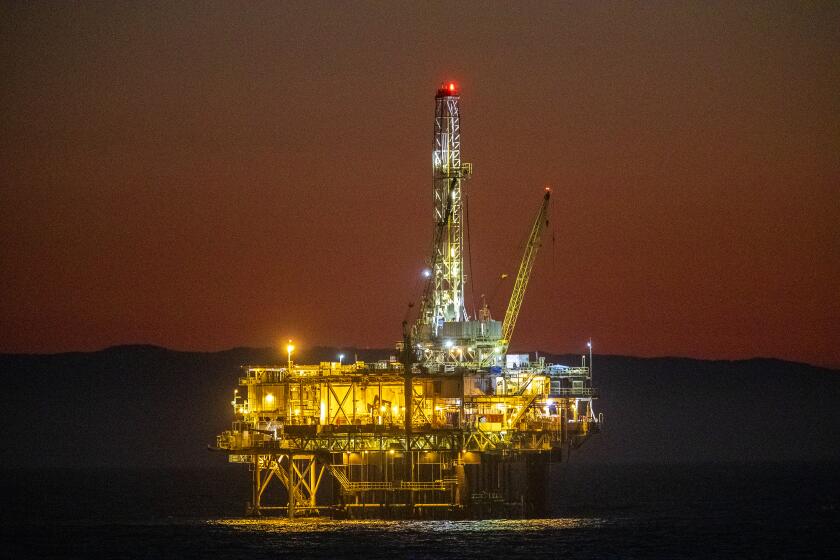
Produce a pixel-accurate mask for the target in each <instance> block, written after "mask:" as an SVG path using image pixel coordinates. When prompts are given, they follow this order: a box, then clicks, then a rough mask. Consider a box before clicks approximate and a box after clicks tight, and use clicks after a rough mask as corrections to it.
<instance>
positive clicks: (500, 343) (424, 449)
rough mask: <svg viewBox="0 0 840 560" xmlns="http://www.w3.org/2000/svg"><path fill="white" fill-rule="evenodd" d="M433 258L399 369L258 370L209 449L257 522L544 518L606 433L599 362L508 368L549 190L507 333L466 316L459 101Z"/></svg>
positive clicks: (441, 130) (438, 125)
mask: <svg viewBox="0 0 840 560" xmlns="http://www.w3.org/2000/svg"><path fill="white" fill-rule="evenodd" d="M432 161H433V219H434V228H433V236H432V251H431V256H430V259H429V262H428V268H427V269H426V271H425V276H426V282H425V286H424V289H423V293H422V298H421V300H420V305H419V309H418V315H417V318H416V320H415V321H413V322H412V323H411V324H409V322H408V321H406V322H404V324H403V337H402V340H401V341H400V342H399V343H398V344H397V349H398V350H399V352H400V357H401V358H400V359H399V360H397V359H391V360H382V361H377V362H373V363H366V362H361V361H356V362H354V363H349V364H345V363H343V361H341V360H340V361H339V362H321V363H319V364H312V365H301V364H296V363H294V362H293V361H292V359H291V348H292V347H291V346H290V347H289V359H288V362H287V363H286V364H282V365H246V366H243V367H242V373H243V375H242V376H241V377H240V379H239V387H238V388H237V389H236V391H235V393H234V399H233V401H232V403H231V404H232V406H233V411H234V416H235V418H234V422H233V424H232V427H231V429H230V430H227V431H225V432H223V433H222V434H220V435H219V436H218V437H217V441H216V444H215V445H214V446H209V447H210V449H211V450H213V451H216V452H220V453H224V454H226V455H227V457H228V460H229V461H230V462H232V463H242V464H245V465H247V466H248V469H249V472H250V475H251V481H252V483H251V497H250V501H249V502H248V505H247V513H248V514H249V515H254V516H260V515H266V514H271V513H278V512H279V513H281V514H283V515H286V516H288V517H290V518H292V517H295V516H301V515H330V516H333V517H350V518H364V517H388V518H460V517H488V516H513V515H519V516H529V515H539V514H541V513H543V512H544V510H545V506H546V502H545V490H546V488H545V487H546V484H547V476H548V472H549V465H550V464H551V463H552V462H556V461H561V460H562V459H563V458H564V457H565V456H566V455H567V454H568V453H569V451H570V450H571V449H573V448H577V447H579V446H580V445H582V444H583V443H584V442H585V441H586V440H587V439H588V438H589V437H591V436H592V435H593V434H595V433H598V432H599V431H600V426H601V422H602V419H603V418H602V416H601V415H597V416H596V415H595V413H594V411H593V407H592V403H593V400H594V399H596V398H597V397H598V393H597V391H596V390H595V389H594V388H593V387H592V383H591V381H592V375H591V360H590V364H589V366H587V365H586V363H585V361H584V362H583V363H582V364H581V365H580V366H567V365H561V364H550V363H546V362H545V359H544V358H534V359H532V357H531V355H530V354H508V353H507V350H508V348H509V344H510V340H511V337H512V336H513V333H514V327H515V325H516V321H517V318H518V316H519V311H520V309H521V306H522V302H523V299H524V296H525V291H526V288H527V285H528V280H529V278H530V275H531V271H532V269H533V266H534V263H535V260H536V256H537V253H538V250H539V248H540V244H541V239H542V233H543V231H544V230H545V228H546V226H547V224H548V212H549V201H550V198H551V191H550V190H549V189H547V188H546V190H545V191H544V194H543V196H542V201H541V204H540V206H539V210H538V212H537V216H536V219H535V220H534V222H533V225H532V227H531V230H530V233H529V236H528V239H527V242H526V245H525V250H524V255H523V258H522V261H521V264H520V266H519V271H518V274H517V277H516V281H515V283H514V287H513V292H512V294H511V298H510V302H509V304H508V307H507V311H506V313H505V316H504V320H503V321H498V320H494V319H492V317H491V314H490V311H489V309H488V307H487V305H486V304H484V305H483V307H482V309H481V310H480V311H479V312H478V314H477V316H476V317H470V316H469V315H468V313H467V308H466V305H465V297H464V293H465V289H464V288H465V270H464V251H463V246H464V233H465V232H464V208H463V199H462V187H463V184H464V182H465V181H467V180H468V179H469V178H470V176H471V175H472V165H470V164H469V163H464V162H462V161H461V130H460V93H459V91H458V88H457V87H456V86H455V84H454V83H449V84H443V85H441V87H440V88H439V89H438V91H437V94H436V95H435V122H434V144H433V158H432Z"/></svg>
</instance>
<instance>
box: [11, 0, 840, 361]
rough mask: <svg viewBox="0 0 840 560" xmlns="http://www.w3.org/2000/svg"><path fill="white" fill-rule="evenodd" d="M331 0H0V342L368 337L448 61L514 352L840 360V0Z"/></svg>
mask: <svg viewBox="0 0 840 560" xmlns="http://www.w3.org/2000/svg"><path fill="white" fill-rule="evenodd" d="M593 4H594V5H593ZM333 8H334V5H333V4H332V3H326V4H312V3H299V4H297V5H287V4H283V5H280V4H275V3H267V4H251V3H249V4H243V5H236V4H233V3H226V4H221V5H213V4H211V5H194V4H191V3H178V4H174V5H171V4H169V3H163V4H160V5H154V4H142V5H141V4H128V3H126V4H110V3H105V4H84V5H75V4H74V5H71V4H14V5H10V4H8V3H5V4H3V6H2V7H0V12H2V14H0V15H1V16H2V17H0V45H2V52H3V56H2V57H0V68H2V76H3V80H2V81H3V85H2V87H0V96H2V98H0V101H2V106H3V111H2V112H0V262H2V266H0V286H1V287H2V297H1V298H0V351H3V352H57V351H67V350H91V349H98V348H102V347H104V346H108V345H113V344H125V343H153V344H159V345H163V346H167V347H172V348H178V349H196V350H214V349H223V348H227V347H231V346H235V345H247V346H263V345H271V344H276V343H278V342H279V341H280V340H283V339H286V338H288V337H293V338H295V339H296V340H297V341H299V344H300V345H314V344H321V345H336V346H338V345H360V346H382V347H387V346H391V345H392V343H393V342H394V341H395V340H396V339H397V338H398V337H399V332H400V322H401V321H402V319H403V316H404V314H405V309H406V305H407V302H408V301H412V300H416V298H417V296H418V292H417V282H416V279H417V275H418V274H419V271H420V270H421V269H422V267H423V266H424V259H425V258H426V256H427V253H428V249H429V246H430V241H431V235H432V217H431V216H432V199H431V197H432V181H431V148H432V124H433V122H432V117H433V111H434V94H435V91H436V88H437V86H438V85H439V84H440V82H442V81H444V80H447V81H448V80H454V81H456V82H457V83H458V84H459V85H460V87H461V90H462V92H463V93H462V114H463V118H462V132H463V157H464V160H465V161H469V162H472V163H473V165H474V170H475V171H474V178H473V179H472V180H471V181H470V182H469V183H468V184H467V186H466V187H465V188H466V193H467V196H468V198H469V210H470V226H471V233H472V251H473V259H472V264H473V268H474V270H473V274H472V280H473V281H474V283H475V292H476V300H477V301H480V299H479V297H478V295H479V294H481V293H487V294H488V295H489V294H490V293H492V292H493V291H494V290H495V288H496V280H495V279H496V278H497V277H498V275H499V274H500V273H502V272H506V273H509V274H511V275H513V274H514V273H515V271H516V267H517V264H518V259H519V256H520V243H521V241H522V240H523V239H524V237H525V236H526V234H527V230H528V227H529V226H530V223H531V221H532V219H533V216H534V215H535V213H536V211H537V208H538V206H539V203H540V197H541V190H542V188H543V186H544V185H546V184H550V185H552V186H553V187H554V195H553V197H552V223H551V226H550V230H551V231H550V233H549V234H548V235H547V237H548V239H547V241H546V244H545V245H544V247H543V249H542V251H541V254H540V256H539V259H538V262H537V265H536V267H535V271H534V276H533V279H532V283H531V286H530V288H529V292H528V294H527V296H526V300H525V304H524V306H523V309H522V313H521V315H520V321H519V324H518V327H517V332H516V334H515V338H514V343H513V347H514V349H522V350H526V349H531V350H534V349H541V350H544V351H558V352H559V351H570V352H572V351H577V350H580V349H582V347H583V343H584V341H585V340H586V339H587V338H589V337H590V336H591V337H592V338H593V339H594V340H595V345H596V351H598V352H604V353H616V354H631V355H643V356H651V355H681V356H694V357H701V358H727V359H728V358H746V357H753V356H769V357H779V358H785V359H791V360H798V361H806V362H811V363H817V364H826V365H833V366H840V303H839V302H840V297H839V294H840V292H839V291H838V279H840V235H838V233H840V228H839V227H838V225H837V224H838V223H840V96H839V95H838V93H837V92H838V91H840V64H838V63H837V55H838V53H840V27H838V25H837V22H838V21H840V5H838V4H837V3H832V2H826V3H808V4H802V3H773V2H760V3H755V4H753V5H750V4H747V3H735V4H733V5H712V4H711V3H705V2H698V3H694V4H685V3H673V4H671V3H666V4H658V3H657V4H642V5H635V4H607V3H603V4H602V3H580V4H579V5H573V6H558V5H555V3H544V4H540V3H536V4H527V5H524V4H523V5H519V4H513V5H507V4H501V3H493V4H480V5H473V6H472V7H471V6H470V5H462V6H460V7H458V8H457V9H453V6H452V5H450V4H449V3H422V4H419V5H412V4H401V3H393V4H392V3H387V4H381V5H378V6H376V7H374V6H368V5H365V4H350V5H347V6H344V7H343V8H342V9H341V10H339V11H337V10H335V9H333ZM552 238H553V241H552ZM509 289H510V285H509V284H508V285H506V286H503V287H502V289H500V290H499V295H498V296H497V297H496V298H495V299H494V301H493V302H492V309H493V311H494V314H495V316H496V317H501V316H502V315H503V312H504V306H505V303H506V299H507V294H508V293H509Z"/></svg>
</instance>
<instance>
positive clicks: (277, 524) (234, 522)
mask: <svg viewBox="0 0 840 560" xmlns="http://www.w3.org/2000/svg"><path fill="white" fill-rule="evenodd" d="M206 523H207V524H208V525H212V526H218V527H225V528H228V529H233V530H238V531H247V532H265V533H323V532H330V533H334V532H342V531H349V532H376V533H382V532H399V533H405V532H418V533H442V532H448V533H451V532H457V533H475V532H478V533H481V532H488V531H490V532H493V533H499V532H516V533H523V532H533V531H539V532H545V531H557V530H563V529H596V528H598V527H600V526H602V525H604V524H605V523H606V520H604V519H601V518H583V517H580V518H558V519H483V520H463V521H443V520H439V521H420V520H377V519H363V520H361V519H360V520H335V519H326V518H298V519H286V518H273V519H264V518H263V519H211V520H207V521H206Z"/></svg>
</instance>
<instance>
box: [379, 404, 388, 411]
mask: <svg viewBox="0 0 840 560" xmlns="http://www.w3.org/2000/svg"><path fill="white" fill-rule="evenodd" d="M386 410H388V409H387V408H385V405H382V406H380V407H379V412H385V411H386Z"/></svg>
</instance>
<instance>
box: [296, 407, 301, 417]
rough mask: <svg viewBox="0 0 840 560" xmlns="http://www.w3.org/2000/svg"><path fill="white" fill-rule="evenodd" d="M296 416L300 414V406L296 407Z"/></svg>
mask: <svg viewBox="0 0 840 560" xmlns="http://www.w3.org/2000/svg"><path fill="white" fill-rule="evenodd" d="M295 416H300V409H299V408H296V409H295Z"/></svg>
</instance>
